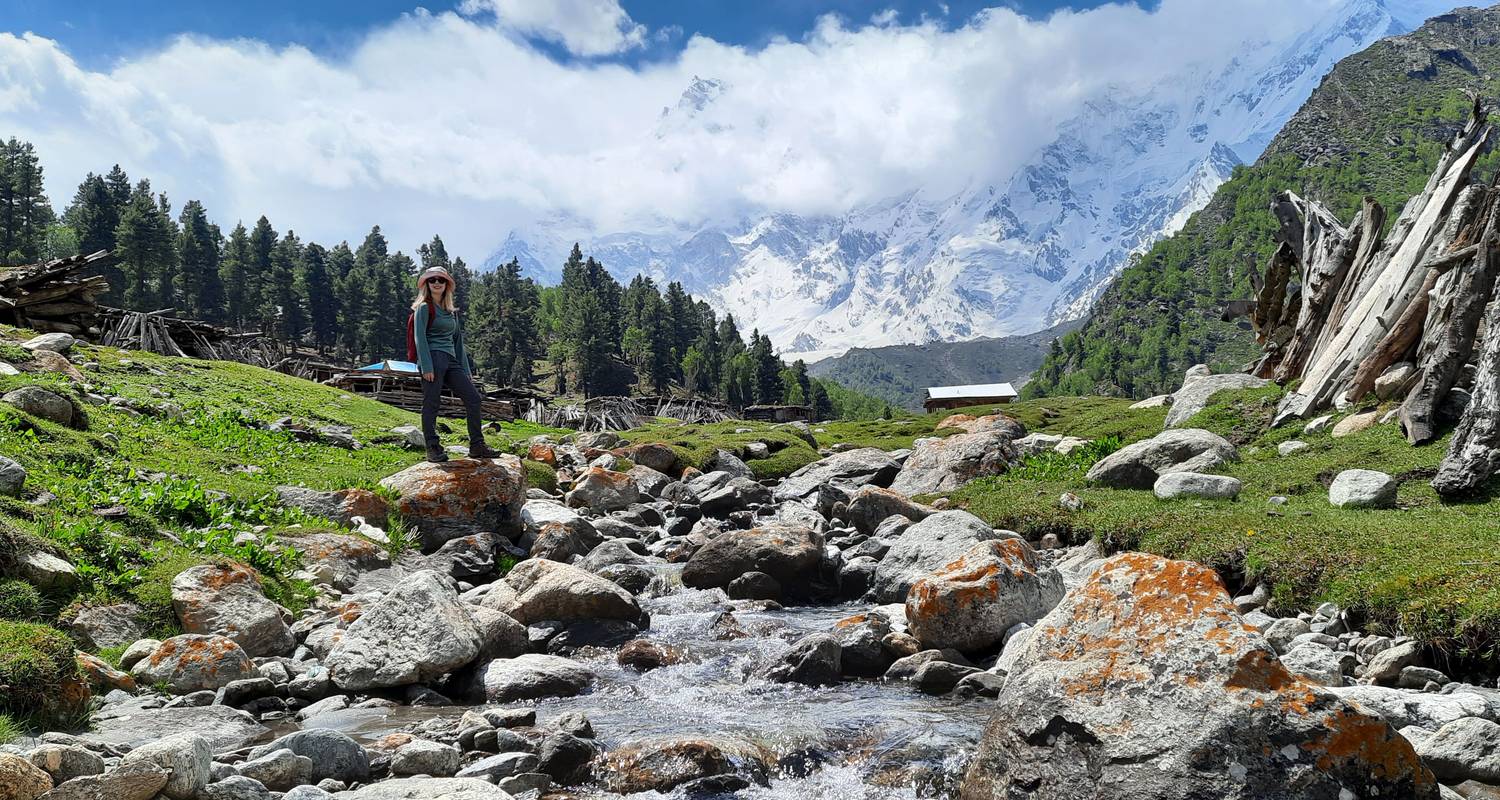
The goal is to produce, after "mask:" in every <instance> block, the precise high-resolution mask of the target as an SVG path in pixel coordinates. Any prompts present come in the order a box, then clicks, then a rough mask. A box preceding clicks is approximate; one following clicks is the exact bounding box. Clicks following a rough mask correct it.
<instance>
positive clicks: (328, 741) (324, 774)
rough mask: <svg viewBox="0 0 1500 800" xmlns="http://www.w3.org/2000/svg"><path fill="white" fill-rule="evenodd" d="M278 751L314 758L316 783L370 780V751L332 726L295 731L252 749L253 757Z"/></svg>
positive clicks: (313, 776)
mask: <svg viewBox="0 0 1500 800" xmlns="http://www.w3.org/2000/svg"><path fill="white" fill-rule="evenodd" d="M278 750H290V751H292V752H293V753H296V754H297V755H299V756H303V757H306V758H309V759H312V766H313V769H312V779H313V781H314V782H317V781H321V780H325V779H328V778H332V779H333V780H336V781H343V782H344V783H353V782H355V781H367V780H369V779H370V754H369V753H367V752H365V748H363V747H361V746H360V744H359V742H356V741H354V740H353V739H351V738H349V737H348V736H346V735H344V734H342V733H340V732H338V731H335V730H330V729H328V728H307V729H304V730H300V731H293V732H292V733H288V734H287V735H285V736H282V737H280V738H278V739H276V740H274V741H272V742H270V743H268V744H263V745H261V746H259V747H256V748H254V749H252V750H251V751H250V755H249V757H250V758H252V759H255V758H263V757H265V756H267V755H270V754H271V753H274V752H276V751H278Z"/></svg>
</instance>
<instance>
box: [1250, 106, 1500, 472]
mask: <svg viewBox="0 0 1500 800" xmlns="http://www.w3.org/2000/svg"><path fill="white" fill-rule="evenodd" d="M1491 134H1492V131H1491V128H1490V126H1489V125H1488V123H1487V120H1486V114H1485V110H1484V108H1483V106H1482V104H1481V103H1480V102H1479V100H1478V99H1477V97H1476V98H1475V100H1474V105H1473V110H1472V114H1471V117H1470V119H1469V120H1468V122H1467V124H1466V125H1465V126H1464V127H1463V129H1462V130H1460V131H1459V132H1458V134H1457V135H1456V136H1455V137H1454V139H1453V141H1452V142H1451V143H1450V144H1449V146H1448V148H1447V149H1446V150H1445V151H1444V153H1443V155H1442V156H1441V158H1440V159H1439V161H1438V164H1437V168H1436V169H1435V170H1434V171H1433V174H1432V176H1431V178H1430V179H1429V180H1428V182H1427V184H1426V186H1425V187H1424V188H1423V190H1422V191H1421V192H1420V193H1419V194H1417V195H1416V196H1414V197H1412V198H1411V199H1410V200H1409V201H1407V203H1406V205H1405V206H1404V207H1403V208H1402V211H1401V214H1400V216H1399V217H1398V218H1397V219H1396V221H1395V222H1394V224H1392V226H1391V228H1390V231H1389V232H1388V233H1385V234H1384V235H1382V233H1381V231H1382V228H1383V227H1384V223H1385V211H1384V209H1382V208H1381V206H1380V204H1379V203H1377V202H1375V200H1374V199H1372V198H1368V197H1367V198H1365V200H1364V204H1363V207H1362V208H1361V209H1360V210H1359V211H1358V212H1357V213H1356V214H1355V216H1354V219H1353V220H1352V221H1351V223H1350V224H1349V225H1348V226H1344V225H1342V224H1340V222H1339V221H1338V219H1337V218H1336V217H1335V216H1334V215H1333V214H1332V213H1330V212H1329V211H1328V209H1327V208H1325V207H1323V206H1322V205H1321V204H1319V203H1317V202H1313V201H1309V200H1304V199H1303V198H1300V197H1298V196H1297V195H1295V194H1292V193H1291V192H1283V193H1282V194H1281V195H1279V196H1278V197H1277V198H1276V199H1275V200H1274V201H1273V203H1272V212H1273V213H1274V214H1275V215H1276V218H1277V221H1278V223H1279V231H1278V233H1277V239H1278V244H1277V248H1276V251H1275V252H1274V254H1273V255H1272V256H1271V259H1270V262H1269V264H1268V265H1267V266H1266V268H1265V274H1264V276H1263V277H1262V276H1260V275H1258V274H1254V273H1253V272H1252V275H1253V279H1252V288H1253V289H1254V290H1255V293H1256V296H1255V299H1254V301H1253V302H1250V303H1243V304H1238V305H1239V308H1240V309H1243V310H1245V311H1247V312H1248V313H1249V315H1250V318H1251V323H1252V324H1253V326H1254V328H1255V331H1256V335H1257V339H1258V340H1259V342H1260V343H1261V345H1262V348H1263V355H1262V357H1261V358H1260V360H1259V361H1258V362H1257V363H1256V364H1254V365H1253V366H1252V367H1251V368H1250V371H1251V372H1252V373H1254V374H1255V375H1258V376H1260V377H1267V378H1274V379H1275V380H1276V381H1277V382H1279V383H1282V384H1288V383H1292V382H1296V383H1297V385H1296V386H1295V388H1294V390H1293V391H1290V392H1288V393H1287V394H1286V396H1285V397H1284V398H1283V400H1282V403H1281V406H1280V407H1279V408H1278V410H1277V414H1276V417H1275V424H1284V423H1286V422H1288V421H1290V420H1292V419H1297V418H1305V417H1309V416H1312V415H1314V414H1316V413H1318V412H1320V411H1322V410H1324V409H1326V408H1328V407H1329V406H1333V407H1337V408H1345V407H1348V406H1349V405H1351V404H1353V403H1358V402H1360V401H1361V400H1363V399H1364V398H1365V397H1366V396H1367V395H1369V394H1370V393H1371V391H1373V390H1375V389H1376V387H1377V381H1379V380H1381V379H1382V377H1383V376H1384V377H1385V381H1384V383H1383V385H1382V387H1381V388H1382V392H1381V397H1383V398H1390V399H1399V400H1400V401H1401V406H1400V409H1399V411H1398V419H1399V421H1400V424H1401V426H1402V429H1403V431H1404V433H1405V435H1406V438H1407V439H1408V440H1409V441H1410V442H1411V443H1412V444H1414V445H1415V444H1423V443H1426V442H1430V441H1432V440H1433V439H1435V438H1437V436H1438V435H1439V431H1438V424H1439V415H1440V414H1441V413H1442V412H1443V411H1444V410H1450V411H1451V410H1453V409H1457V408H1462V409H1463V410H1462V412H1461V416H1460V417H1459V422H1458V427H1457V429H1456V431H1455V433H1454V436H1453V439H1452V441H1451V442H1450V445H1449V448H1448V451H1447V453H1446V455H1445V457H1444V460H1443V462H1442V465H1441V467H1440V468H1439V470H1438V473H1437V476H1436V477H1435V478H1434V480H1433V486H1434V488H1436V489H1437V490H1438V491H1439V492H1440V493H1442V494H1444V495H1450V496H1451V495H1459V494H1463V493H1467V492H1470V491H1473V490H1475V489H1477V488H1479V487H1480V486H1482V485H1483V484H1484V483H1486V482H1487V481H1488V480H1489V478H1490V477H1491V476H1493V475H1494V474H1495V472H1496V471H1497V469H1500V296H1497V295H1496V292H1495V289H1496V275H1497V270H1500V186H1497V185H1495V184H1493V183H1492V184H1490V185H1484V184H1481V183H1477V182H1474V181H1473V180H1471V172H1472V170H1473V167H1474V163H1475V161H1476V160H1477V159H1478V157H1479V155H1480V153H1481V151H1482V150H1483V149H1484V148H1485V147H1486V145H1487V143H1488V142H1489V141H1490V137H1491ZM1294 279H1295V280H1297V281H1299V282H1298V283H1293V281H1294ZM1407 365H1409V366H1407ZM1401 375H1409V377H1408V378H1406V379H1405V380H1398V379H1399V377H1400V376H1401ZM1470 380H1472V391H1471V392H1470V391H1469V390H1466V389H1465V388H1464V386H1466V385H1468V382H1469V381H1470ZM1465 400H1467V401H1468V402H1467V405H1465V404H1464V401H1465Z"/></svg>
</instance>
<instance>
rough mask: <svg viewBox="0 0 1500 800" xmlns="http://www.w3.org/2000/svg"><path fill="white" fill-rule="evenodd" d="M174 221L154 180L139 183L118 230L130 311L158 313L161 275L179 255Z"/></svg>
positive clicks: (126, 295)
mask: <svg viewBox="0 0 1500 800" xmlns="http://www.w3.org/2000/svg"><path fill="white" fill-rule="evenodd" d="M170 222H171V220H170V219H169V218H168V217H167V216H166V215H165V214H164V213H162V206H161V204H160V203H159V202H158V201H157V199H156V198H155V197H153V196H152V194H151V183H150V181H146V180H142V181H141V182H140V183H138V184H136V187H135V190H134V191H132V192H131V195H130V203H129V204H128V205H127V206H126V207H125V211H124V213H122V214H121V215H120V225H119V227H118V228H117V229H116V230H115V242H116V250H117V253H118V255H119V260H120V264H121V269H122V270H123V272H124V275H125V280H124V283H125V286H124V289H123V291H122V292H121V294H122V297H123V299H124V302H125V306H126V307H127V308H132V309H135V310H138V311H152V310H155V308H154V306H155V305H156V303H157V302H158V301H159V299H160V296H161V295H160V293H159V290H158V286H159V279H160V276H162V275H163V274H166V273H168V272H169V271H170V270H171V269H172V261H173V259H174V258H175V255H176V254H175V247H174V243H173V241H172V239H173V236H172V230H171V227H170Z"/></svg>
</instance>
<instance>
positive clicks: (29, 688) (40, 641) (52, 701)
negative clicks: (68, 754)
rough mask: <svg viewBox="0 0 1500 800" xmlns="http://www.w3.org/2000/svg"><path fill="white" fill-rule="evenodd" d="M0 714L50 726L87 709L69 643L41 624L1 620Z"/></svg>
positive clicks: (71, 721) (79, 716) (71, 719)
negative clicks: (1, 689)
mask: <svg viewBox="0 0 1500 800" xmlns="http://www.w3.org/2000/svg"><path fill="white" fill-rule="evenodd" d="M0 688H3V691H0V713H3V714H7V715H10V716H12V717H15V718H17V719H27V720H31V721H33V722H34V723H35V724H36V725H38V726H39V727H44V728H50V727H56V726H67V725H71V724H74V723H77V722H78V721H79V720H81V719H82V718H83V716H84V715H85V714H86V713H88V706H89V689H88V685H87V684H85V683H84V681H83V677H82V675H80V673H79V671H78V662H77V661H75V660H74V655H73V642H72V641H71V640H70V639H68V637H67V636H66V635H64V634H63V633H62V632H60V631H57V630H54V629H52V628H49V627H47V626H45V625H34V624H31V623H26V622H0Z"/></svg>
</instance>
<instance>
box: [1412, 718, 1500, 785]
mask: <svg viewBox="0 0 1500 800" xmlns="http://www.w3.org/2000/svg"><path fill="white" fill-rule="evenodd" d="M1416 747H1417V754H1418V755H1420V756H1421V757H1422V760H1423V761H1424V762H1426V764H1427V766H1428V767H1429V768H1431V769H1432V772H1433V774H1434V775H1436V776H1437V778H1438V780H1440V781H1442V782H1443V783H1463V782H1464V781H1479V782H1480V783H1490V784H1495V783H1500V725H1497V724H1495V723H1494V722H1491V721H1489V720H1487V719H1481V718H1479V717H1465V718H1463V719H1460V720H1455V721H1453V722H1450V723H1448V724H1447V725H1444V726H1443V727H1441V728H1439V729H1438V730H1437V733H1434V734H1433V735H1431V736H1428V737H1425V738H1424V739H1422V740H1421V741H1419V742H1417V743H1416Z"/></svg>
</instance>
